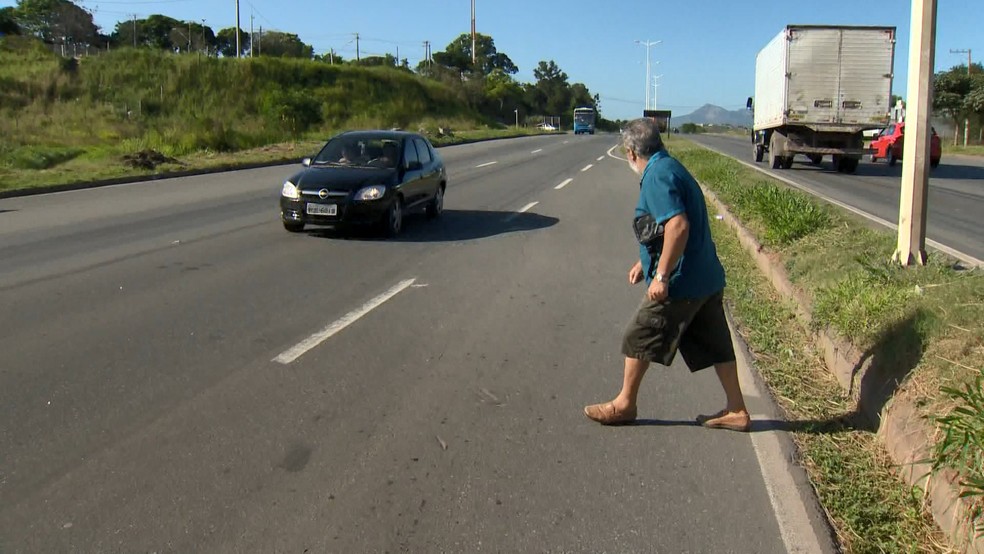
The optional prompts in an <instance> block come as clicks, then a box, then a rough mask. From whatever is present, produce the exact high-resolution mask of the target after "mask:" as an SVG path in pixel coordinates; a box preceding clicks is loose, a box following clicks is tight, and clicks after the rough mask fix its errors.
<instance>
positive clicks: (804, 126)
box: [748, 25, 895, 173]
mask: <svg viewBox="0 0 984 554" xmlns="http://www.w3.org/2000/svg"><path fill="white" fill-rule="evenodd" d="M894 64H895V27H858V26H833V25H789V26H787V27H786V28H785V29H783V30H782V31H781V32H780V33H779V34H778V35H776V37H775V38H774V39H772V40H771V41H770V42H769V43H768V44H767V45H766V46H765V48H763V49H762V50H761V51H760V52H759V53H758V56H757V57H756V58H755V97H754V100H753V98H749V99H748V108H749V109H752V110H753V115H754V117H753V121H754V124H753V131H752V141H753V143H754V146H753V155H754V158H755V161H756V162H761V161H762V160H763V158H764V157H765V156H766V154H768V159H769V165H770V166H772V168H773V169H779V168H783V169H789V168H790V167H791V166H792V164H793V157H794V156H795V155H796V154H804V155H806V156H807V157H808V158H809V159H810V161H811V162H813V163H814V164H820V163H821V162H822V160H823V157H824V156H828V155H829V156H832V157H833V163H834V167H835V168H836V169H837V171H840V172H844V173H854V171H855V170H856V169H857V167H858V162H859V161H860V159H861V157H862V156H863V155H865V154H868V153H870V150H866V149H865V148H864V136H863V133H864V131H866V130H870V129H881V128H883V127H885V126H886V125H887V124H888V122H889V114H890V110H891V96H892V78H893V67H894Z"/></svg>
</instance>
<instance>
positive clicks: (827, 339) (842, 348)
mask: <svg viewBox="0 0 984 554" xmlns="http://www.w3.org/2000/svg"><path fill="white" fill-rule="evenodd" d="M701 188H702V189H703V191H704V196H705V197H706V198H707V199H708V200H710V202H711V203H712V204H713V205H714V206H715V208H716V209H717V212H718V214H720V215H721V216H722V218H723V220H724V222H725V223H726V224H727V225H728V226H729V227H731V228H732V229H733V230H734V231H735V233H736V234H737V235H738V240H739V242H740V243H741V245H742V246H743V247H744V248H745V249H746V250H747V251H748V252H749V253H750V254H751V255H752V259H753V260H755V264H756V265H757V266H758V267H759V269H760V270H761V271H762V273H763V274H765V276H766V278H767V279H768V280H769V282H770V283H772V286H773V287H774V288H775V289H776V291H777V292H778V293H779V294H780V295H781V296H783V297H784V298H786V299H788V300H792V301H793V302H794V305H795V308H796V312H797V316H798V318H799V319H800V322H801V323H802V324H803V325H804V327H805V328H806V329H807V330H809V329H810V320H811V315H810V303H809V300H808V298H807V297H806V295H805V294H803V293H802V291H800V290H798V289H797V288H796V287H795V286H794V285H793V284H792V282H791V281H790V280H789V277H788V275H787V274H786V271H785V269H784V267H783V265H782V264H781V263H780V262H779V260H778V259H777V257H776V256H775V255H770V253H769V252H767V251H766V250H765V249H764V248H763V246H762V244H761V243H759V242H758V240H757V239H756V238H755V237H754V236H753V235H752V233H751V232H749V231H748V229H746V228H745V227H744V226H743V225H742V224H741V222H740V221H738V219H737V218H735V217H734V215H732V214H731V212H730V211H729V210H728V209H727V206H725V205H724V203H723V202H721V201H720V200H719V199H718V197H717V195H715V194H714V193H713V192H712V191H711V190H709V189H708V188H707V187H706V186H704V185H701ZM812 336H813V338H814V340H816V342H817V344H818V345H819V346H820V348H821V350H822V352H823V357H824V362H825V364H826V366H827V369H828V370H829V371H830V372H831V373H832V374H833V375H834V376H835V377H836V378H837V380H838V382H839V383H840V384H841V386H842V387H843V388H844V389H845V390H847V391H848V392H849V393H850V394H851V396H852V397H853V398H854V399H855V400H856V402H857V410H858V412H859V414H860V415H862V416H864V417H865V418H866V419H867V420H868V421H869V422H871V423H872V424H873V425H876V426H877V428H878V437H879V439H880V440H881V442H882V444H883V445H884V446H885V449H886V450H887V451H888V453H889V455H890V456H891V457H892V460H893V461H894V462H895V463H896V464H897V465H898V472H899V474H900V476H901V477H902V478H903V479H904V480H905V481H906V482H907V483H908V484H909V485H911V486H913V487H920V488H921V489H922V490H923V491H924V495H923V497H924V501H925V503H926V504H927V506H928V509H929V511H930V513H931V514H932V515H933V518H934V519H935V520H936V523H937V525H939V526H940V528H941V529H942V530H943V532H944V533H945V534H946V535H947V536H948V538H949V539H950V540H951V541H952V542H953V544H954V545H957V546H958V548H960V549H961V551H963V552H966V553H968V554H984V538H982V537H975V536H974V533H973V531H974V530H973V528H972V526H971V525H970V523H969V519H970V518H969V509H968V506H967V503H966V502H965V501H964V500H963V499H961V498H960V497H959V493H960V491H959V488H958V486H957V475H956V473H955V472H953V471H950V470H942V471H939V472H936V473H933V472H932V471H931V466H930V464H929V463H927V462H926V461H925V460H927V459H928V458H929V453H930V451H931V448H932V444H933V440H932V437H933V428H932V426H930V425H929V424H928V423H927V422H926V421H925V420H924V419H923V418H922V417H921V416H920V415H919V413H918V410H917V408H916V406H915V404H914V403H912V402H911V401H908V400H905V399H902V398H898V397H895V398H892V399H891V400H890V401H889V402H888V403H887V404H885V408H884V409H882V410H880V411H879V410H878V408H877V406H878V403H877V401H874V400H873V398H874V397H875V396H876V393H878V392H880V391H865V392H862V389H861V387H860V386H859V385H860V384H861V383H862V382H864V380H865V378H866V377H867V376H868V370H869V369H871V357H870V356H865V354H864V353H863V352H861V351H860V350H858V349H857V348H856V347H855V346H854V345H852V344H850V343H849V342H847V341H845V340H843V339H842V338H840V337H838V336H836V335H835V334H834V333H833V332H831V331H830V330H828V329H822V330H820V331H817V332H812Z"/></svg>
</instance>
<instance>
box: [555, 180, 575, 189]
mask: <svg viewBox="0 0 984 554" xmlns="http://www.w3.org/2000/svg"><path fill="white" fill-rule="evenodd" d="M573 180H574V179H567V180H566V181H564V182H563V183H561V184H559V185H557V186H556V187H554V188H555V189H556V190H560V189H562V188H564V187H566V186H567V185H569V184H571V181H573Z"/></svg>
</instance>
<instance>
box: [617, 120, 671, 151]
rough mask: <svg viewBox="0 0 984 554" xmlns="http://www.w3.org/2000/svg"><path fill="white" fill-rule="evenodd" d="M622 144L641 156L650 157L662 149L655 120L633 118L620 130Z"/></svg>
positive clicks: (661, 140) (661, 141)
mask: <svg viewBox="0 0 984 554" xmlns="http://www.w3.org/2000/svg"><path fill="white" fill-rule="evenodd" d="M622 146H623V147H625V149H626V150H631V151H633V152H635V153H636V156H639V157H641V158H651V157H652V156H653V154H655V153H656V152H659V151H660V150H662V149H663V139H662V138H660V136H659V127H657V126H656V122H655V121H653V120H652V119H649V118H646V117H640V118H639V119H633V120H632V121H630V122H629V123H628V125H626V126H625V129H623V130H622Z"/></svg>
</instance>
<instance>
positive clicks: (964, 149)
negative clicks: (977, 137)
mask: <svg viewBox="0 0 984 554" xmlns="http://www.w3.org/2000/svg"><path fill="white" fill-rule="evenodd" d="M947 154H960V155H963V156H984V144H970V145H967V146H963V145H962V144H961V145H959V146H953V143H952V142H951V143H949V144H946V143H945V141H944V144H943V155H944V156H945V155H947Z"/></svg>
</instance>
